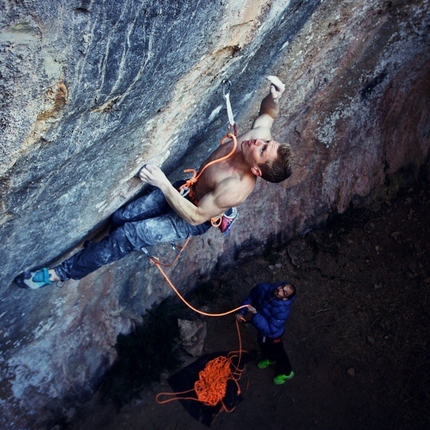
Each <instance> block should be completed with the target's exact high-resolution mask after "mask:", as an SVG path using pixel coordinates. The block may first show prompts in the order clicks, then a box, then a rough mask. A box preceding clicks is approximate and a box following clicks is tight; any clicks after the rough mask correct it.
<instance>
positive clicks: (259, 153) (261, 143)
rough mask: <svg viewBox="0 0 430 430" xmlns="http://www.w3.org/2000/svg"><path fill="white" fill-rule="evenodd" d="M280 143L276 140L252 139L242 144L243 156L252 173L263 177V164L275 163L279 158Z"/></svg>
mask: <svg viewBox="0 0 430 430" xmlns="http://www.w3.org/2000/svg"><path fill="white" fill-rule="evenodd" d="M278 147H279V143H278V142H276V141H275V140H263V139H250V140H244V141H243V142H242V155H243V158H244V160H245V162H246V163H247V164H248V165H249V166H250V167H251V171H252V173H254V175H256V176H261V174H262V172H261V169H260V167H259V166H260V165H261V164H265V163H267V162H268V161H275V160H276V158H277V156H278Z"/></svg>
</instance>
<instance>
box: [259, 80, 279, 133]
mask: <svg viewBox="0 0 430 430" xmlns="http://www.w3.org/2000/svg"><path fill="white" fill-rule="evenodd" d="M267 79H268V80H269V81H270V92H269V94H268V95H267V96H266V97H264V99H263V100H262V102H261V106H260V113H259V116H258V118H257V119H256V120H255V121H254V124H253V125H252V128H253V129H268V130H270V129H271V128H272V125H273V122H274V121H275V119H276V117H277V116H278V114H279V99H280V98H281V96H282V94H283V92H284V91H285V85H284V84H283V83H282V81H281V80H280V79H279V78H278V77H276V76H268V77H267Z"/></svg>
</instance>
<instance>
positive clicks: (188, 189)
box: [179, 79, 237, 234]
mask: <svg viewBox="0 0 430 430" xmlns="http://www.w3.org/2000/svg"><path fill="white" fill-rule="evenodd" d="M230 88H231V82H230V81H229V80H228V79H226V80H224V81H223V96H224V98H225V102H226V107H227V116H228V121H229V124H228V126H227V128H228V130H227V134H226V135H225V136H224V137H223V138H222V139H221V142H220V146H221V145H223V144H224V143H225V141H226V140H227V139H231V140H233V148H232V149H231V151H230V152H229V153H228V154H227V155H225V156H223V157H220V158H217V159H216V160H212V161H210V162H209V163H207V164H205V165H204V166H203V168H202V169H201V170H200V171H199V172H198V173H197V171H196V170H195V169H185V170H184V173H192V174H193V176H192V177H191V178H189V179H187V180H186V181H185V183H184V184H182V185H181V186H180V187H179V192H180V194H181V195H182V196H183V197H188V198H189V199H190V200H191V201H192V202H193V203H194V204H195V205H196V206H198V204H199V202H198V200H197V197H196V195H195V194H194V191H193V185H194V184H196V183H197V181H198V180H199V178H200V176H201V175H202V174H203V172H204V171H205V170H206V168H208V167H209V166H212V165H213V164H217V163H220V162H222V161H224V160H227V159H228V158H230V157H231V156H232V155H233V154H234V153H235V151H236V148H237V127H236V123H235V121H234V116H233V110H232V108H231V103H230ZM231 128H232V129H233V133H230V129H231ZM236 216H237V211H236V213H234V218H236ZM229 217H230V219H232V220H234V218H232V215H229V216H227V219H226V220H224V223H225V224H227V226H226V227H225V228H223V218H224V214H221V215H219V216H216V217H213V218H211V220H210V221H211V225H212V227H219V228H220V230H221V231H222V233H224V234H227V232H228V231H227V227H230V228H231V225H230V224H232V221H230V220H229V219H228V218H229ZM230 228H228V230H229V229H230Z"/></svg>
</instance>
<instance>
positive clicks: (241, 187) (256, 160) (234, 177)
mask: <svg viewBox="0 0 430 430" xmlns="http://www.w3.org/2000/svg"><path fill="white" fill-rule="evenodd" d="M269 80H270V81H271V82H272V85H271V87H270V93H269V95H268V96H267V97H265V99H264V100H263V102H262V104H261V108H260V115H259V116H258V118H257V119H256V120H255V122H254V124H253V127H252V129H251V130H249V131H247V132H245V133H243V134H242V135H240V136H238V138H237V140H238V145H237V148H236V150H235V152H234V154H233V155H232V156H231V157H229V158H228V159H226V160H225V161H223V162H220V163H216V164H213V165H211V166H209V167H208V168H207V169H205V171H204V172H203V173H202V175H201V177H200V178H199V180H198V182H197V184H195V185H194V186H193V191H194V194H195V196H196V198H197V200H198V206H195V205H194V204H193V203H191V202H190V201H189V200H187V199H184V198H183V197H182V196H181V195H180V194H179V192H178V191H177V190H176V189H175V188H174V187H173V185H172V184H171V183H170V181H169V180H168V179H167V177H166V176H165V175H164V173H163V172H162V171H161V169H160V168H158V167H157V166H153V165H146V166H145V167H144V168H143V169H142V170H141V171H140V173H139V176H140V178H141V179H142V180H143V181H145V182H148V183H149V184H151V185H154V186H156V187H158V188H160V190H161V191H162V192H163V194H164V196H165V198H166V200H167V202H168V203H169V205H170V206H171V207H172V208H173V210H174V211H175V212H176V213H177V214H178V215H179V216H180V217H181V218H183V219H184V220H186V221H187V222H189V223H190V224H192V225H199V224H202V223H204V222H206V221H207V220H209V219H211V218H212V217H216V216H218V215H220V214H221V213H223V212H224V211H226V210H227V209H229V208H231V207H233V206H237V205H239V204H241V203H242V202H243V201H244V200H245V199H246V198H247V197H248V196H249V195H250V194H251V192H252V190H253V189H254V187H255V184H256V180H257V177H259V176H261V174H262V172H261V169H260V167H259V165H261V164H264V163H265V162H267V161H269V160H272V161H273V160H275V159H276V157H277V150H278V146H279V144H278V143H277V142H276V141H274V140H271V132H270V129H271V127H272V124H273V121H274V120H275V118H276V117H277V115H278V112H279V107H278V102H277V100H278V99H279V97H280V95H281V94H282V93H283V91H284V89H285V87H284V85H283V84H282V82H281V81H280V80H279V79H278V78H276V77H270V79H269ZM232 147H233V142H232V141H230V142H226V143H225V144H224V145H221V146H219V147H218V148H217V149H216V150H215V151H214V152H213V153H212V154H211V155H210V156H209V157H208V159H207V160H205V162H204V163H203V164H202V167H203V166H204V165H205V164H207V163H208V162H209V161H212V160H215V159H218V158H220V157H223V156H225V155H227V154H228V153H229V152H230V151H231V150H232Z"/></svg>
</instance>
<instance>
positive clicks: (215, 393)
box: [156, 321, 246, 412]
mask: <svg viewBox="0 0 430 430" xmlns="http://www.w3.org/2000/svg"><path fill="white" fill-rule="evenodd" d="M236 329H237V333H238V339H239V350H238V351H232V352H229V353H228V354H227V355H226V356H223V355H220V356H218V357H216V358H214V359H212V360H211V361H209V362H208V363H207V364H206V366H205V368H204V369H203V370H202V371H200V372H199V379H198V380H197V381H195V383H194V388H192V389H190V390H186V391H182V392H179V393H165V392H164V393H159V394H157V396H156V401H157V403H158V404H164V403H168V402H171V401H173V400H195V401H199V402H201V403H203V404H204V405H207V406H216V405H217V404H218V403H220V402H221V404H222V406H223V410H225V411H226V412H232V411H233V410H234V407H233V408H231V409H228V408H227V407H226V405H225V404H224V402H223V399H224V397H225V395H226V391H227V382H228V381H229V380H232V381H233V382H234V383H235V384H236V394H237V395H240V394H241V389H240V385H239V380H240V378H241V376H242V373H243V371H244V370H245V369H244V368H243V369H241V366H240V362H241V359H242V353H243V352H246V351H243V350H242V345H241V343H242V342H241V337H240V331H239V324H238V322H237V321H236ZM235 359H237V364H235V363H234V360H235ZM193 391H194V392H195V395H196V397H191V396H187V394H191V393H192V392H193ZM169 396H171V397H169ZM162 397H166V399H164V400H162V399H161V398H162Z"/></svg>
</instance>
